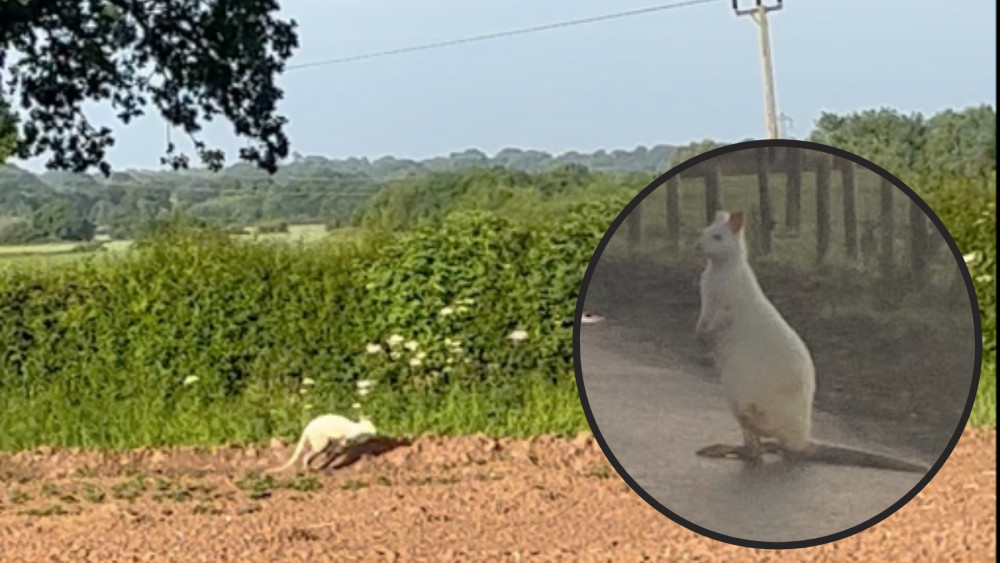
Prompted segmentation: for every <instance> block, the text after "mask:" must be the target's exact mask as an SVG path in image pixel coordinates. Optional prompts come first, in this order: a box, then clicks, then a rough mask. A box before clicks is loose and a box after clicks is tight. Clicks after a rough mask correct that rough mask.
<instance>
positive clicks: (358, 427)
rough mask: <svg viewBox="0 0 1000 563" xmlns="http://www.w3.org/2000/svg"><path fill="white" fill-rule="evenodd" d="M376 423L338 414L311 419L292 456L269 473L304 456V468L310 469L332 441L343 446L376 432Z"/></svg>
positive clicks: (283, 467) (281, 469)
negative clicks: (306, 452)
mask: <svg viewBox="0 0 1000 563" xmlns="http://www.w3.org/2000/svg"><path fill="white" fill-rule="evenodd" d="M375 433H376V429H375V425H373V424H372V423H371V421H370V420H368V419H366V418H362V419H361V420H359V421H358V422H354V421H353V420H351V419H349V418H346V417H343V416H340V415H338V414H324V415H321V416H317V417H316V418H314V419H312V420H311V421H309V424H307V425H306V427H305V430H303V431H302V437H301V438H300V439H299V443H298V444H297V445H296V446H295V451H294V452H292V457H291V458H289V460H288V461H287V462H286V463H285V464H284V465H282V466H281V467H277V468H274V469H269V470H268V471H267V472H268V473H278V472H280V471H284V470H286V469H288V468H289V467H291V466H292V465H293V464H294V463H295V462H296V461H298V460H299V458H300V457H302V468H303V469H309V466H310V464H311V463H312V461H313V460H314V459H315V458H316V456H317V455H319V454H320V453H322V452H323V450H324V449H326V447H327V446H329V445H330V443H331V442H335V443H337V444H338V445H339V446H343V445H344V444H345V443H346V442H348V441H349V440H354V439H355V438H359V437H361V436H365V435H369V434H375ZM306 446H308V447H309V454H308V455H307V456H304V457H303V456H302V454H303V450H304V449H305V448H306Z"/></svg>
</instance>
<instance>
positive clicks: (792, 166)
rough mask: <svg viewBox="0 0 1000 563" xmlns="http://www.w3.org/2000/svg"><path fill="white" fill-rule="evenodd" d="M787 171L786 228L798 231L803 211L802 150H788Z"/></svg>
mask: <svg viewBox="0 0 1000 563" xmlns="http://www.w3.org/2000/svg"><path fill="white" fill-rule="evenodd" d="M787 158H788V163H787V166H786V167H787V172H785V178H786V181H785V228H786V229H787V230H789V231H791V232H798V230H799V226H800V224H801V221H800V217H801V212H802V150H801V149H794V148H793V149H789V150H788V156H787Z"/></svg>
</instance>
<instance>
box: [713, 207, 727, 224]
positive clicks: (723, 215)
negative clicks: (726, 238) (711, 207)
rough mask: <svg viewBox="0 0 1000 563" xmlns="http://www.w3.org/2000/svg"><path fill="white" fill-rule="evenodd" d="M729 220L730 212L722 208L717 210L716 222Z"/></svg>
mask: <svg viewBox="0 0 1000 563" xmlns="http://www.w3.org/2000/svg"><path fill="white" fill-rule="evenodd" d="M728 220H729V213H726V212H725V211H723V210H721V209H720V210H718V211H716V212H715V221H714V223H715V224H719V223H725V222H726V221H728Z"/></svg>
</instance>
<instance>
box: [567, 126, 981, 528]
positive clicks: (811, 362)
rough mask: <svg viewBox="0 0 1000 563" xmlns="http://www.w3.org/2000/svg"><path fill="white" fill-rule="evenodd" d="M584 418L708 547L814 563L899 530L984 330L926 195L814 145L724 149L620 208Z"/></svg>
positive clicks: (939, 453)
mask: <svg viewBox="0 0 1000 563" xmlns="http://www.w3.org/2000/svg"><path fill="white" fill-rule="evenodd" d="M576 321H577V322H576V323H575V325H574V346H575V354H576V358H575V359H576V362H575V365H576V377H577V382H578V385H579V390H580V399H581V401H582V403H583V408H584V411H585V412H586V414H587V418H588V420H589V422H590V425H591V428H592V430H593V432H594V435H595V437H596V439H597V441H598V443H599V444H600V446H601V448H602V449H603V450H604V453H605V455H606V456H607V457H608V459H609V461H610V462H611V464H612V465H613V466H614V467H615V469H616V470H617V471H618V472H619V473H620V474H621V476H622V477H623V478H624V479H625V481H626V482H627V483H628V484H629V485H630V486H631V487H632V488H633V490H635V491H636V492H637V493H638V494H639V495H640V496H641V497H642V498H643V499H645V500H646V502H648V503H649V504H651V505H652V506H653V507H655V508H656V509H657V510H659V511H660V512H662V513H663V514H665V515H666V516H668V517H669V518H671V519H672V520H674V521H675V522H677V523H679V524H681V525H683V526H685V527H687V528H689V529H691V530H694V531H696V532H698V533H701V534H703V535H705V536H708V537H711V538H714V539H717V540H719V541H724V542H727V543H732V544H736V545H742V546H747V547H760V548H793V547H808V546H814V545H819V544H822V543H826V542H830V541H835V540H838V539H842V538H844V537H847V536H849V535H851V534H854V533H857V532H859V531H861V530H864V529H866V528H868V527H869V526H872V525H874V524H876V523H878V522H879V521H880V520H882V519H884V518H886V517H887V516H889V515H890V514H892V513H893V512H895V511H896V510H898V509H899V508H901V507H902V506H903V505H904V504H905V503H906V502H907V501H909V500H910V499H911V498H913V496H915V495H916V494H917V493H918V492H919V491H920V489H922V488H923V487H924V486H925V485H926V484H927V483H928V482H929V481H930V479H931V478H932V477H933V476H934V474H935V473H936V472H937V471H938V469H939V468H940V467H941V466H942V465H943V464H944V462H945V460H946V459H947V457H948V455H949V454H950V453H951V451H952V449H953V448H954V447H955V444H956V443H957V442H958V439H959V437H960V435H961V432H962V429H963V428H964V426H965V424H966V421H967V420H968V418H969V414H970V411H971V409H972V403H973V400H974V399H975V392H976V388H977V384H978V380H979V368H980V362H981V360H982V338H981V327H980V320H979V309H978V304H977V302H976V297H975V293H974V291H973V285H972V279H971V277H970V275H969V271H968V269H967V268H966V266H965V263H964V261H963V259H962V255H961V253H960V252H959V249H958V247H957V246H956V245H955V242H954V241H953V240H952V239H951V237H950V235H949V234H948V232H947V230H946V229H945V227H944V226H943V224H942V223H941V221H940V220H939V219H938V218H937V217H936V216H935V215H934V213H933V211H931V209H930V208H929V207H928V206H927V205H926V204H925V203H924V202H923V201H922V200H921V199H920V198H918V197H917V196H916V195H915V194H914V192H913V191H912V190H911V189H910V188H908V187H907V186H905V185H904V184H902V183H901V182H900V181H899V180H898V179H896V178H894V177H893V176H891V175H890V174H889V173H887V172H886V171H885V170H883V169H881V168H879V167H878V166H876V165H874V164H872V163H870V162H868V161H866V160H864V159H862V158H860V157H857V156H855V155H852V154H850V153H847V152H844V151H841V150H839V149H834V148H831V147H827V146H824V145H819V144H815V143H809V142H803V141H790V140H780V141H779V140H775V141H751V142H744V143H738V144H734V145H729V146H726V147H723V148H720V149H716V150H712V151H710V152H707V153H705V154H702V155H700V156H698V157H696V158H693V159H691V160H689V161H687V162H684V163H683V164H681V165H679V166H677V167H675V168H674V169H672V170H670V171H669V172H667V173H666V174H664V175H663V176H661V177H660V178H658V179H657V180H656V181H654V182H653V183H652V184H651V185H649V186H648V187H646V189H644V190H642V192H641V193H640V194H639V195H638V196H637V197H636V198H635V199H634V200H633V201H632V202H630V203H629V205H628V206H626V208H625V210H623V211H622V213H621V214H620V215H619V216H618V217H617V219H616V220H615V221H614V223H613V224H612V226H611V228H610V229H609V230H608V232H607V233H606V234H605V236H604V238H603V239H602V240H601V243H600V245H599V246H598V248H597V250H596V252H595V253H594V257H593V258H592V260H591V262H590V265H589V267H588V269H587V272H586V274H585V277H584V280H583V286H582V288H581V292H580V297H579V301H578V304H577V319H576Z"/></svg>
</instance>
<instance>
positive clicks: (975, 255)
mask: <svg viewBox="0 0 1000 563" xmlns="http://www.w3.org/2000/svg"><path fill="white" fill-rule="evenodd" d="M982 257H983V255H982V253H981V252H979V251H978V250H974V251H972V252H970V253H968V254H965V255H963V256H962V259H963V260H965V263H966V264H975V263H976V262H979V260H980V259H981V258H982Z"/></svg>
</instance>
